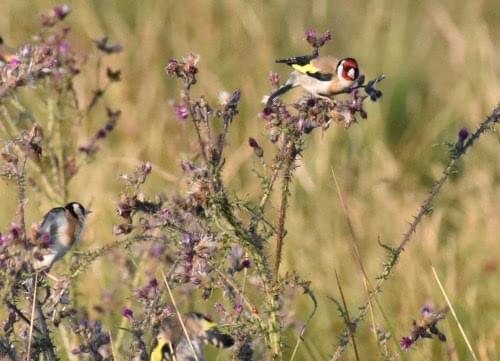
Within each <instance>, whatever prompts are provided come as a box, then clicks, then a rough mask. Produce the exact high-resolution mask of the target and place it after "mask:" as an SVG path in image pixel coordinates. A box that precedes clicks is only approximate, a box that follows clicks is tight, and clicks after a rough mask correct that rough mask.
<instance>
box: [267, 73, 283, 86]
mask: <svg viewBox="0 0 500 361" xmlns="http://www.w3.org/2000/svg"><path fill="white" fill-rule="evenodd" d="M267 78H268V79H269V81H270V82H271V85H272V86H274V87H278V85H280V76H279V75H278V73H275V72H272V71H271V72H269V75H268V77H267Z"/></svg>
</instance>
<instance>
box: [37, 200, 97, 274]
mask: <svg viewBox="0 0 500 361" xmlns="http://www.w3.org/2000/svg"><path fill="white" fill-rule="evenodd" d="M90 212H91V211H90V210H88V209H85V208H84V207H83V206H82V205H81V204H80V203H78V202H71V203H68V204H66V205H65V206H64V207H57V208H53V209H51V210H50V211H49V212H48V213H47V214H46V215H45V217H44V219H43V221H42V224H41V225H40V227H39V229H38V231H37V235H36V237H37V239H38V240H42V242H44V241H45V242H44V243H47V244H48V247H47V249H45V250H42V251H41V252H42V253H43V254H41V257H39V258H40V259H36V260H35V262H34V264H33V266H34V268H35V270H37V271H40V270H44V269H48V268H50V267H51V266H52V265H53V264H54V262H56V261H58V260H59V259H61V258H62V257H63V256H64V255H65V254H66V252H68V250H69V249H70V248H71V247H72V246H73V245H74V244H75V242H77V241H78V240H79V238H80V234H81V233H82V230H83V227H84V225H85V219H86V218H87V216H88V214H89V213H90Z"/></svg>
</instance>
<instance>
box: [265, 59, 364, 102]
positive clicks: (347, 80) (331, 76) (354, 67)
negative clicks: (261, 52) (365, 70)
mask: <svg viewBox="0 0 500 361" xmlns="http://www.w3.org/2000/svg"><path fill="white" fill-rule="evenodd" d="M276 62H277V63H282V64H287V65H289V66H291V67H292V68H293V69H294V71H292V73H291V74H290V77H289V78H288V80H287V81H286V82H285V84H283V85H282V86H281V87H279V88H278V89H277V90H276V91H275V92H273V93H272V94H271V95H270V96H269V98H268V100H267V105H268V106H269V105H271V104H272V102H273V100H274V99H275V98H276V97H279V96H280V95H283V94H284V93H286V92H287V91H288V90H290V89H292V88H295V87H297V86H300V87H302V88H304V89H305V90H306V91H308V92H309V93H311V94H312V95H314V96H317V97H330V96H332V95H335V94H338V93H341V92H343V91H346V90H348V89H349V87H350V86H351V85H352V84H353V83H354V82H355V81H356V79H357V78H358V76H359V67H358V62H357V61H356V59H353V58H342V59H337V58H335V57H332V56H316V55H304V56H297V57H293V58H287V59H279V60H276Z"/></svg>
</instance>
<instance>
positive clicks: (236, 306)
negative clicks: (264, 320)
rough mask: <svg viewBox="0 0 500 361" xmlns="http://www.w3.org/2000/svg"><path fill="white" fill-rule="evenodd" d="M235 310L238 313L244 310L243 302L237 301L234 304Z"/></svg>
mask: <svg viewBox="0 0 500 361" xmlns="http://www.w3.org/2000/svg"><path fill="white" fill-rule="evenodd" d="M234 310H235V311H236V313H237V314H241V313H242V312H243V305H242V304H241V303H237V304H235V305H234Z"/></svg>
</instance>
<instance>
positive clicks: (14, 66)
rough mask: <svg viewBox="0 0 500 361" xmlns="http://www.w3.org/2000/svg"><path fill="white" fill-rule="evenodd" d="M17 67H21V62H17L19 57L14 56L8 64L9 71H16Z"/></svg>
mask: <svg viewBox="0 0 500 361" xmlns="http://www.w3.org/2000/svg"><path fill="white" fill-rule="evenodd" d="M19 65H21V60H19V57H18V56H17V55H16V56H14V57H13V58H12V60H11V61H10V62H9V69H10V70H16V69H17V68H19Z"/></svg>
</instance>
